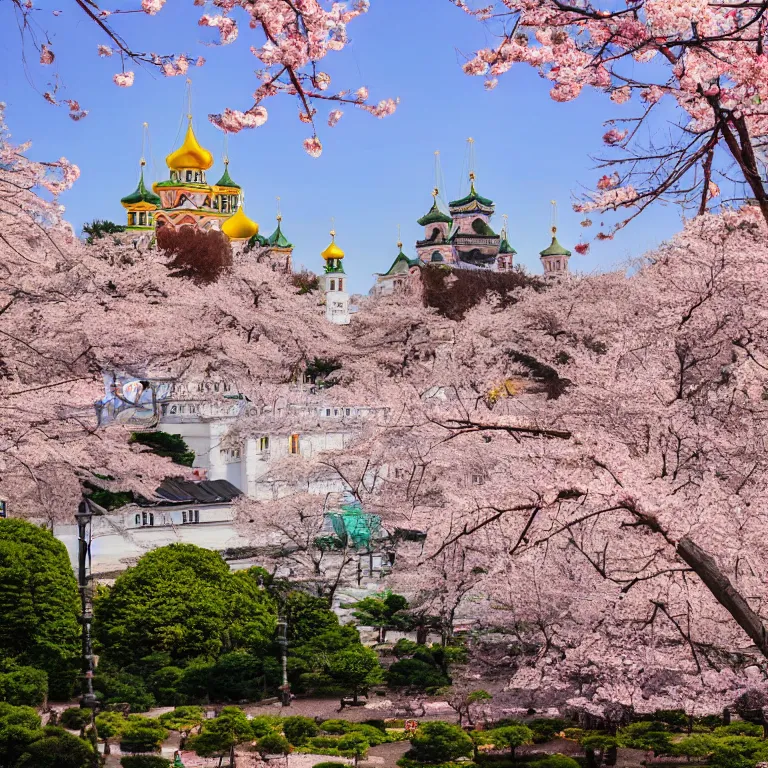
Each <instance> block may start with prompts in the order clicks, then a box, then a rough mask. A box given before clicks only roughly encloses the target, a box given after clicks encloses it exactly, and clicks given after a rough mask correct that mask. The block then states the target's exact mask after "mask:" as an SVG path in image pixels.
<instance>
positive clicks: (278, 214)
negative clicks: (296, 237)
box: [276, 195, 283, 224]
mask: <svg viewBox="0 0 768 768" xmlns="http://www.w3.org/2000/svg"><path fill="white" fill-rule="evenodd" d="M276 199H277V223H278V224H279V223H280V222H281V221H282V220H283V217H282V215H281V213H280V196H279V195H278V196H277V198H276Z"/></svg>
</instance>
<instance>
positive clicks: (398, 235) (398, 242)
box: [397, 224, 403, 251]
mask: <svg viewBox="0 0 768 768" xmlns="http://www.w3.org/2000/svg"><path fill="white" fill-rule="evenodd" d="M397 250H398V251H402V250H403V241H402V238H401V237H400V225H399V224H398V225H397Z"/></svg>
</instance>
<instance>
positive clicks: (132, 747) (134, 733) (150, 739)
mask: <svg viewBox="0 0 768 768" xmlns="http://www.w3.org/2000/svg"><path fill="white" fill-rule="evenodd" d="M166 738H168V731H167V730H166V729H165V728H162V727H157V726H155V725H153V724H152V723H151V722H150V723H149V724H147V725H144V724H142V723H139V722H136V721H135V720H131V721H129V723H128V727H127V728H126V729H125V731H124V732H123V734H122V736H121V737H120V751H121V752H159V751H160V746H161V745H162V743H163V741H165V739H166Z"/></svg>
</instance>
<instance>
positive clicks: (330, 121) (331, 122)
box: [328, 109, 344, 128]
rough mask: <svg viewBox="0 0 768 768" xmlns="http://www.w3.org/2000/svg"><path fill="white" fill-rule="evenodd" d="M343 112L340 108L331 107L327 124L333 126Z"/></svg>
mask: <svg viewBox="0 0 768 768" xmlns="http://www.w3.org/2000/svg"><path fill="white" fill-rule="evenodd" d="M343 114H344V113H343V112H342V111H341V110H340V109H333V110H331V111H330V112H329V113H328V125H329V126H330V127H331V128H333V127H334V126H335V125H336V124H337V123H338V122H339V120H341V116H342V115H343Z"/></svg>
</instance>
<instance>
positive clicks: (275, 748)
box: [257, 733, 291, 755]
mask: <svg viewBox="0 0 768 768" xmlns="http://www.w3.org/2000/svg"><path fill="white" fill-rule="evenodd" d="M257 749H258V750H259V752H260V753H261V754H262V755H287V754H288V753H289V752H290V751H291V745H290V744H289V743H288V739H286V738H285V736H283V735H282V734H279V733H268V734H267V735H266V736H262V737H261V738H260V739H259V740H258V742H257Z"/></svg>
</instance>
